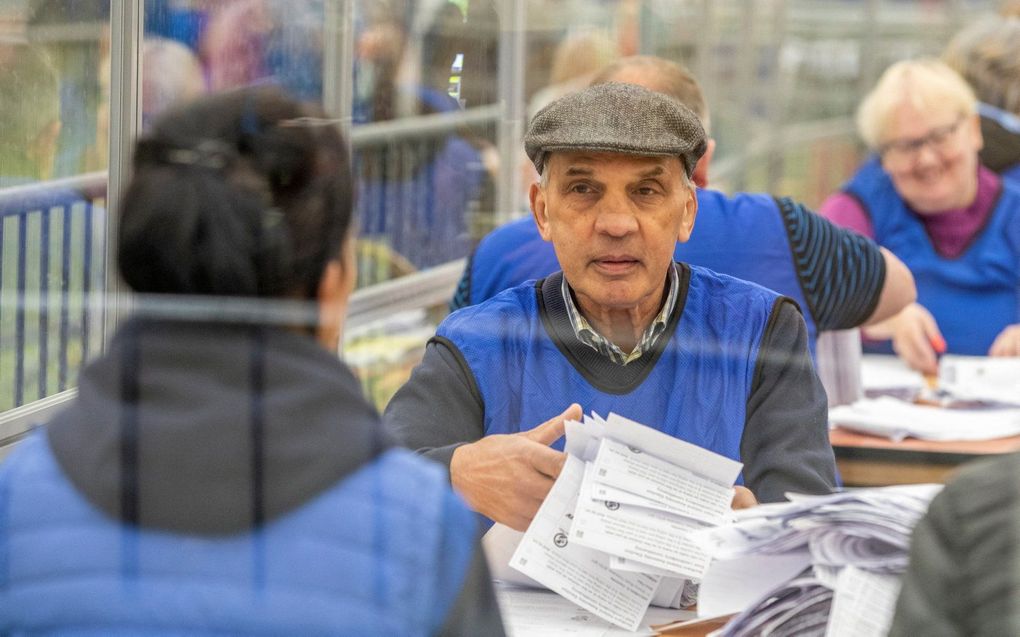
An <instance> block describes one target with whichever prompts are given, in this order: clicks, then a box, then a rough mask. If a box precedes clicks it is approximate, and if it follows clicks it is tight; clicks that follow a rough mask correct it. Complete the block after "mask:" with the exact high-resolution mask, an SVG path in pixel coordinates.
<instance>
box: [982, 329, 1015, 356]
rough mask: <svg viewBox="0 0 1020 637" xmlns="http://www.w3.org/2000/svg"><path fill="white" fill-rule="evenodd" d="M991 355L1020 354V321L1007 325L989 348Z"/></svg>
mask: <svg viewBox="0 0 1020 637" xmlns="http://www.w3.org/2000/svg"><path fill="white" fill-rule="evenodd" d="M988 355H989V356H1020V323H1015V324H1013V325H1007V326H1006V329H1004V330H1002V331H1001V332H999V335H998V336H996V337H995V342H994V343H992V346H991V347H990V348H989V349H988Z"/></svg>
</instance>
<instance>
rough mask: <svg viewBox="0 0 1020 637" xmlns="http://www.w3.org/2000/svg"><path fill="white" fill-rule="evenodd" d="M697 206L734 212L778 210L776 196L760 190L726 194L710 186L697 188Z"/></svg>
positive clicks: (758, 212) (754, 212) (757, 212)
mask: <svg viewBox="0 0 1020 637" xmlns="http://www.w3.org/2000/svg"><path fill="white" fill-rule="evenodd" d="M697 192H698V206H699V207H704V208H706V209H712V210H715V209H719V210H727V211H731V212H734V213H753V214H760V213H762V212H773V213H775V212H778V211H779V208H778V206H777V204H776V198H775V197H773V196H772V195H769V194H766V193H762V192H737V193H733V194H726V193H724V192H721V191H718V190H713V189H711V188H699V189H698V191H697Z"/></svg>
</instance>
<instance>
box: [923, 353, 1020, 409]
mask: <svg viewBox="0 0 1020 637" xmlns="http://www.w3.org/2000/svg"><path fill="white" fill-rule="evenodd" d="M938 384H939V388H940V389H943V390H945V391H948V392H950V393H951V394H952V395H953V396H954V397H955V398H957V399H960V400H987V401H996V402H1001V403H1008V404H1013V405H1017V406H1020V358H1016V357H996V358H991V357H988V356H943V357H942V359H941V360H940V361H939V383H938Z"/></svg>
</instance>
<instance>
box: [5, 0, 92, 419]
mask: <svg viewBox="0 0 1020 637" xmlns="http://www.w3.org/2000/svg"><path fill="white" fill-rule="evenodd" d="M109 9H110V5H109V2H100V1H92V0H90V1H83V2H58V1H47V2H15V3H4V4H3V6H2V7H0V342H2V343H3V347H2V350H0V412H3V411H6V410H9V409H12V408H15V407H18V406H21V405H25V404H27V403H30V402H33V401H36V400H39V399H42V398H45V397H47V396H50V395H53V394H56V393H58V392H61V391H64V390H66V389H68V388H70V387H73V386H74V384H75V382H76V378H77V374H78V371H79V369H80V368H81V366H82V364H83V362H84V361H86V360H87V359H88V358H90V357H91V356H93V355H95V354H97V353H98V352H99V351H101V349H102V346H103V339H104V334H103V308H102V304H101V303H96V302H95V299H96V298H99V297H101V295H102V293H103V286H104V281H105V276H106V273H105V271H104V268H105V265H104V260H105V250H106V245H105V236H106V232H105V212H104V211H105V197H106V183H107V182H106V174H105V170H106V168H107V162H108V160H107V137H108V131H109V109H108V104H109V87H110V66H109V41H110V39H109V37H110V36H109V24H110V23H109Z"/></svg>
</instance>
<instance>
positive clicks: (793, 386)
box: [740, 297, 836, 502]
mask: <svg viewBox="0 0 1020 637" xmlns="http://www.w3.org/2000/svg"><path fill="white" fill-rule="evenodd" d="M826 403H827V400H826V397H825V390H824V389H823V388H822V383H821V381H819V380H818V375H817V374H816V373H815V369H814V366H813V365H812V364H811V358H810V356H809V355H808V348H807V327H806V326H805V325H804V319H803V318H802V317H801V315H800V312H798V311H797V306H796V304H795V303H794V302H793V301H791V300H790V299H787V298H785V297H784V298H780V299H779V300H777V301H776V305H775V307H773V309H772V314H771V316H770V317H769V322H768V325H767V326H766V328H765V335H764V337H763V339H762V345H761V348H760V349H759V352H758V361H757V364H756V366H755V374H754V381H753V383H752V385H751V395H750V396H749V397H748V400H747V418H746V421H745V423H744V435H743V437H742V439H741V441H740V456H741V458H742V459H743V462H744V484H745V485H746V486H747V487H748V488H749V489H750V490H751V491H752V492H753V493H754V495H755V497H757V498H758V501H759V502H779V501H783V500H785V497H784V493H786V492H787V491H797V492H799V493H813V494H819V493H830V492H831V491H832V490H833V489H834V488H835V487H836V460H835V457H834V456H833V453H832V445H831V443H830V442H829V427H828V408H827V405H826Z"/></svg>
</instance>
